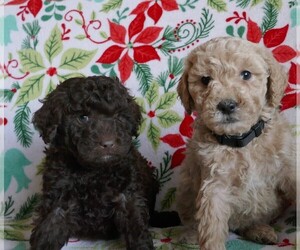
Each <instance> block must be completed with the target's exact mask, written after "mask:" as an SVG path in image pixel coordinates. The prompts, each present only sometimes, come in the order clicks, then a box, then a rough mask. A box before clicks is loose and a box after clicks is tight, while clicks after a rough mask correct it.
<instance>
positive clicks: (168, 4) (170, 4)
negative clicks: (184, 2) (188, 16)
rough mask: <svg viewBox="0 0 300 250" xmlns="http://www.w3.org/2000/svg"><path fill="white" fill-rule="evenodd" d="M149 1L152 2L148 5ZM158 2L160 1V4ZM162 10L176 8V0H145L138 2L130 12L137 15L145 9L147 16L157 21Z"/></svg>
mask: <svg viewBox="0 0 300 250" xmlns="http://www.w3.org/2000/svg"><path fill="white" fill-rule="evenodd" d="M151 3H153V4H152V5H151V6H150V4H151ZM159 3H161V5H160V4H159ZM164 10H165V11H172V10H178V4H177V2H176V0H160V1H157V0H150V1H149V0H146V1H144V2H141V3H139V4H138V5H137V6H136V8H135V9H134V10H133V11H132V12H131V13H130V14H134V15H139V14H141V13H144V12H146V11H147V14H148V16H149V17H150V18H151V19H152V20H153V21H154V23H157V22H158V21H159V19H160V18H161V16H162V14H163V11H164Z"/></svg>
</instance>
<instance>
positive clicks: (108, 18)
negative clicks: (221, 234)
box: [0, 0, 300, 249]
mask: <svg viewBox="0 0 300 250" xmlns="http://www.w3.org/2000/svg"><path fill="white" fill-rule="evenodd" d="M0 4H1V7H4V16H1V17H0V24H1V32H0V38H1V39H0V44H1V46H2V47H3V46H4V54H3V55H1V56H3V61H2V63H1V64H0V77H1V79H2V80H3V81H4V85H2V86H1V89H0V105H1V109H2V110H4V112H3V113H2V114H1V117H0V126H1V128H2V129H4V151H3V152H0V153H1V155H0V158H1V161H2V162H3V163H4V164H1V165H0V176H1V178H0V179H3V180H4V181H3V183H0V192H1V193H2V194H4V199H3V200H2V201H1V203H0V214H1V216H2V217H3V220H1V224H0V228H1V230H0V238H1V239H5V240H6V241H5V243H4V244H5V245H4V249H27V248H28V242H26V241H24V240H27V239H28V236H29V232H30V230H31V227H30V222H31V215H32V211H33V208H34V206H35V205H36V203H37V202H38V199H39V192H40V186H41V185H40V184H41V174H40V173H41V169H42V165H43V149H44V144H43V142H42V140H41V139H40V138H39V136H38V134H37V132H36V131H35V130H34V128H33V126H32V124H31V118H32V114H33V113H34V112H35V111H36V110H37V109H38V108H39V107H40V106H41V103H40V102H39V100H41V99H43V97H45V95H46V94H47V93H49V92H51V91H52V90H53V89H55V87H56V86H57V84H58V83H59V82H62V81H64V80H65V79H68V78H70V77H75V76H89V75H106V76H118V77H119V79H120V80H121V82H122V83H123V84H124V85H125V86H126V87H128V88H129V90H130V92H131V94H132V95H134V96H135V97H136V100H137V102H138V103H139V105H140V106H141V107H142V111H143V123H142V126H141V128H140V136H139V137H138V138H137V140H136V141H135V143H136V145H137V147H138V148H139V150H140V151H141V153H142V154H143V155H144V156H145V157H146V158H147V159H148V161H149V164H150V165H151V166H152V167H154V168H155V174H156V177H157V178H158V179H159V181H160V183H161V186H162V188H161V191H160V193H159V196H158V201H157V205H156V207H157V209H158V210H169V209H175V206H174V202H175V194H176V183H177V182H176V178H177V177H178V170H179V169H180V165H181V162H182V160H183V159H184V151H185V143H186V141H187V140H188V139H189V138H190V137H191V135H192V129H191V127H190V125H191V123H192V122H193V120H194V117H193V116H189V115H187V114H185V113H184V109H183V107H182V106H181V103H180V101H179V99H178V97H177V93H176V86H177V83H178V80H179V79H180V76H181V73H182V70H183V61H184V58H185V56H186V55H187V54H188V53H189V51H191V50H192V49H193V48H194V47H196V46H198V45H200V44H202V43H204V42H205V41H207V40H209V39H211V38H213V37H216V36H235V37H241V38H243V39H247V40H249V41H251V42H254V43H260V44H261V45H262V46H265V47H266V48H268V49H269V50H270V51H272V53H273V55H274V57H275V58H276V60H277V61H278V62H279V63H280V64H282V65H283V66H284V67H285V69H286V72H287V73H288V74H289V86H288V87H287V89H286V92H285V96H284V97H283V99H282V107H281V108H282V112H283V113H284V115H285V116H286V117H287V119H288V120H289V121H290V124H291V129H292V132H293V134H294V135H295V136H299V134H300V125H299V124H297V123H296V119H295V116H296V112H297V109H298V108H297V97H298V98H299V93H300V85H299V82H297V77H296V72H297V70H299V67H300V65H299V63H300V61H299V58H298V57H297V55H299V50H297V44H296V29H297V26H298V27H299V22H300V19H299V17H298V19H297V12H299V8H300V5H299V2H297V0H290V1H288V0H265V1H264V0H227V1H226V0H205V1H204V0H139V1H130V0H0ZM298 46H299V45H298ZM298 104H299V103H298ZM274 227H275V228H276V229H277V231H278V233H279V235H280V236H279V241H278V244H277V245H276V246H262V245H258V244H254V243H250V242H246V241H243V240H241V239H239V238H238V237H237V236H236V235H233V234H231V235H230V237H229V238H228V242H227V248H228V249H262V248H265V249H273V248H284V249H296V242H295V238H296V237H295V235H296V233H295V231H296V217H295V208H293V207H292V208H290V209H289V210H288V211H287V212H286V214H284V215H283V217H282V218H280V219H279V220H278V221H277V222H275V224H274ZM151 230H152V234H153V239H154V243H155V246H156V248H157V249H185V248H186V249H197V247H195V246H190V245H184V244H182V243H180V242H179V241H177V239H178V238H179V235H180V233H181V231H182V228H181V227H176V228H168V229H163V230H159V229H151ZM83 247H86V248H90V249H91V248H93V249H94V248H96V249H122V247H124V245H123V243H122V241H118V240H117V241H112V242H101V241H99V242H83V241H80V240H78V239H71V240H70V243H69V244H68V246H67V247H66V249H73V248H74V249H80V248H83Z"/></svg>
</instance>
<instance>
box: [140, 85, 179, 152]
mask: <svg viewBox="0 0 300 250" xmlns="http://www.w3.org/2000/svg"><path fill="white" fill-rule="evenodd" d="M159 87H160V86H159V84H158V83H157V82H153V83H152V84H151V86H150V87H149V89H148V91H147V92H146V93H145V98H136V100H137V103H138V104H139V105H140V106H141V107H142V113H143V115H144V119H143V122H142V125H141V128H140V133H142V132H143V130H144V129H147V137H148V139H149V141H150V143H151V145H152V147H153V149H154V150H156V149H157V148H158V146H159V144H160V137H161V130H160V127H162V128H170V127H171V126H173V125H175V124H176V123H178V122H180V121H181V119H182V118H181V117H180V116H179V115H178V113H177V112H176V111H174V110H170V109H171V108H172V106H174V104H175V103H176V101H177V93H176V92H175V91H170V92H167V93H164V94H162V95H160V94H159ZM154 118H156V119H154ZM156 121H157V122H158V124H159V126H158V125H157V124H156ZM147 124H148V125H147Z"/></svg>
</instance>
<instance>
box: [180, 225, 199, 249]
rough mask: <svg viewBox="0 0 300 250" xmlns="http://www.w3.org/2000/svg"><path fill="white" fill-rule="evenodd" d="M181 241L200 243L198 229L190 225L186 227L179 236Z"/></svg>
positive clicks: (191, 243) (192, 243)
mask: <svg viewBox="0 0 300 250" xmlns="http://www.w3.org/2000/svg"><path fill="white" fill-rule="evenodd" d="M179 242H180V243H184V244H190V245H198V244H199V240H198V231H197V230H196V229H193V228H190V227H188V228H187V227H185V228H184V230H183V232H182V233H181V235H180V237H179Z"/></svg>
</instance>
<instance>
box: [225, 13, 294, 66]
mask: <svg viewBox="0 0 300 250" xmlns="http://www.w3.org/2000/svg"><path fill="white" fill-rule="evenodd" d="M233 14H234V16H232V17H229V18H227V19H226V22H230V21H233V20H235V21H234V23H235V24H238V23H239V22H240V21H245V22H246V24H247V34H246V39H247V40H248V41H250V42H253V43H259V42H260V41H261V40H263V43H264V45H265V46H266V47H267V48H270V49H271V48H273V49H272V53H273V56H274V57H275V59H276V60H277V61H278V62H280V63H285V62H288V61H290V60H292V59H293V58H294V57H296V56H297V52H296V51H295V50H294V49H293V48H292V47H290V46H288V45H282V43H283V42H284V40H285V38H286V35H287V32H288V30H289V25H288V24H287V25H285V26H284V27H281V28H273V29H269V30H267V31H266V32H264V33H263V32H262V30H261V28H260V27H259V26H258V24H257V23H256V22H254V21H253V20H251V18H247V13H246V12H243V13H242V15H239V13H238V12H237V11H234V12H233Z"/></svg>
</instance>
